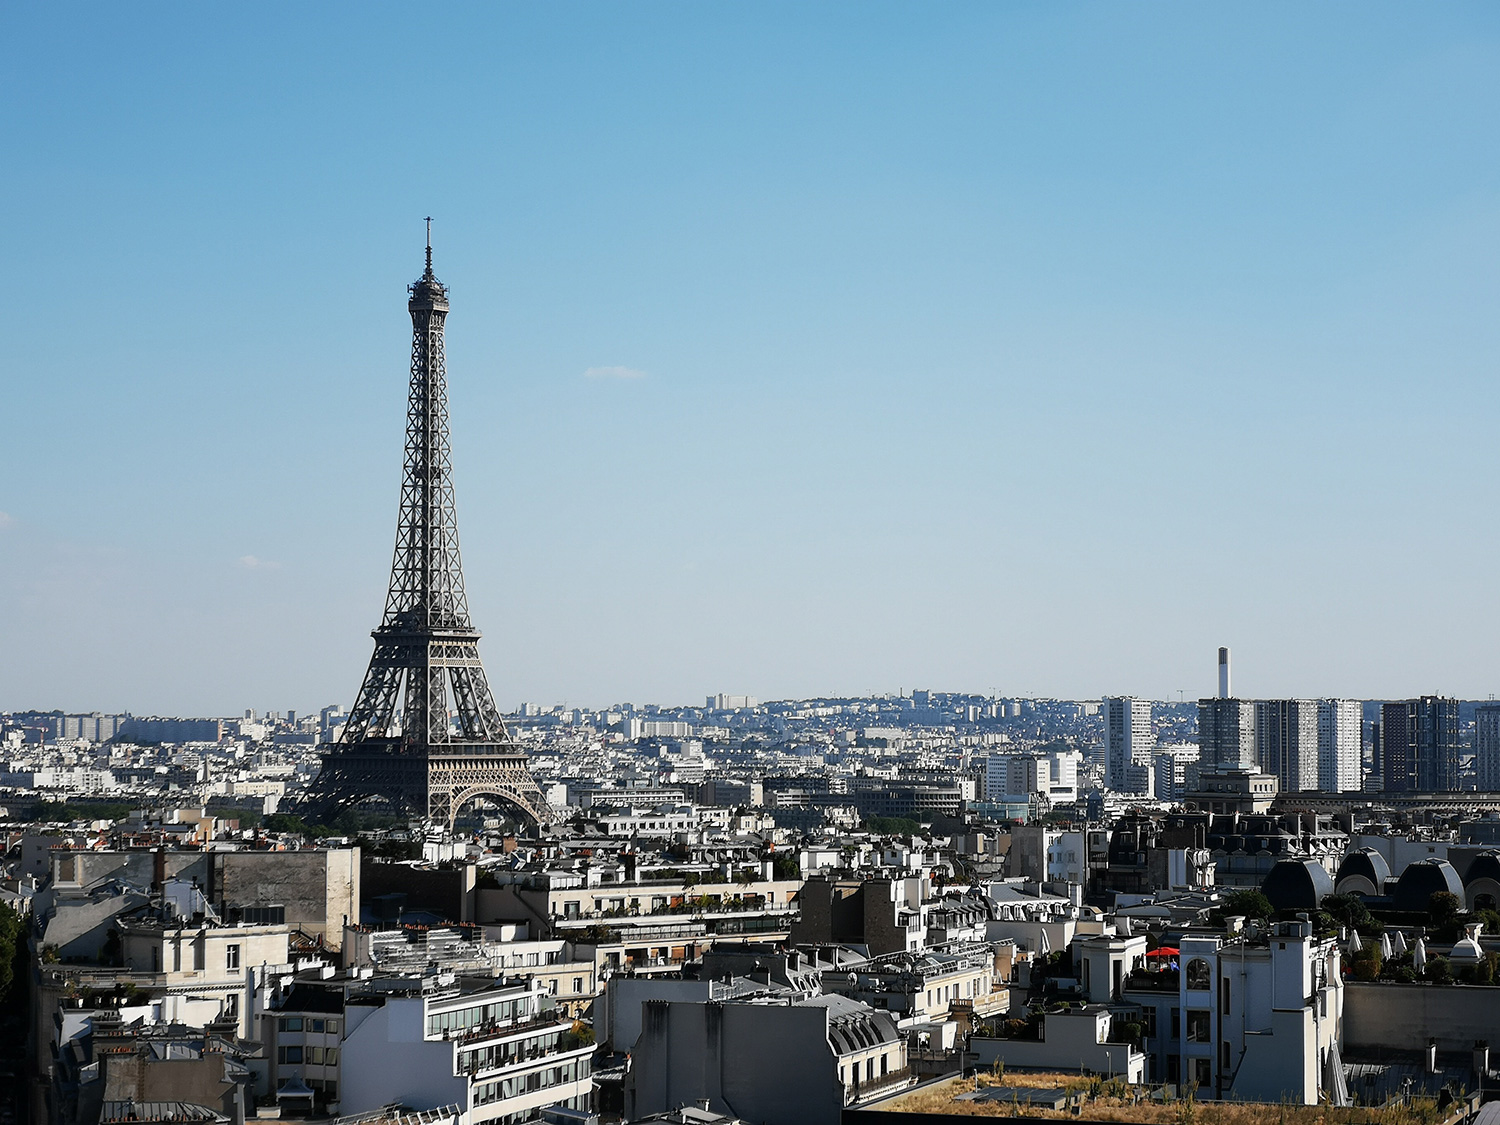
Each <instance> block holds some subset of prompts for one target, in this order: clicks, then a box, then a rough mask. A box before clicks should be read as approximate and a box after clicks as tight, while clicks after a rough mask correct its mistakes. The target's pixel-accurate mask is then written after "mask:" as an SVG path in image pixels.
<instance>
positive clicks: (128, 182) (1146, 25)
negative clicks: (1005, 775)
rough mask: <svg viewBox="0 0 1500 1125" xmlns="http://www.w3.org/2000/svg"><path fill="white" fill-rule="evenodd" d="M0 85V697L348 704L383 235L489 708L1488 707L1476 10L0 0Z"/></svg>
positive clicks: (389, 362) (366, 537)
mask: <svg viewBox="0 0 1500 1125" xmlns="http://www.w3.org/2000/svg"><path fill="white" fill-rule="evenodd" d="M0 93H3V96H4V100H5V104H6V105H7V107H8V109H7V112H6V114H5V115H4V116H3V119H0V143H3V146H4V147H3V151H4V153H5V159H4V161H3V165H0V203H3V205H4V213H5V214H6V216H7V219H6V221H5V222H4V224H3V225H0V260H3V262H4V263H5V266H6V268H5V269H4V270H3V271H0V329H3V338H4V340H5V347H4V348H3V350H0V386H3V388H4V400H3V402H4V411H3V417H4V419H5V425H4V431H3V432H4V450H5V452H4V462H3V463H4V470H3V472H0V512H3V513H4V516H3V517H0V525H3V526H0V707H8V708H18V707H33V706H35V707H44V706H45V707H52V706H57V707H65V708H68V709H93V708H101V709H106V710H110V709H120V708H130V709H132V710H134V711H136V712H137V713H149V712H162V713H184V714H197V713H210V714H211V713H221V712H231V711H235V710H238V709H240V708H244V707H256V708H261V709H265V708H286V707H295V708H297V709H299V710H305V709H309V708H313V707H316V706H320V705H323V704H327V703H333V702H339V703H342V704H344V705H345V706H347V705H348V704H349V703H350V702H351V701H352V699H353V695H354V691H355V689H356V687H357V685H358V680H359V678H360V675H361V673H362V672H363V669H364V665H365V662H366V661H367V659H368V654H369V647H370V641H369V637H368V631H369V630H370V629H371V628H372V627H373V626H374V625H375V624H376V623H377V620H378V615H379V611H380V608H381V603H382V597H383V593H384V586H385V582H386V577H387V568H388V565H389V558H390V548H391V540H392V535H393V532H394V520H395V513H396V499H397V486H398V484H399V472H400V453H401V450H400V445H401V438H402V423H403V409H404V394H405V380H406V374H407V372H406V367H407V349H408V335H409V322H408V320H407V316H406V310H405V305H404V299H405V292H404V286H405V285H406V284H407V283H408V282H409V281H410V280H412V278H413V277H415V275H416V274H417V273H418V272H420V266H421V246H422V241H421V240H422V222H421V219H422V216H424V215H428V214H431V215H433V216H434V217H435V222H434V241H435V243H436V261H437V267H438V273H439V276H441V277H442V278H443V280H444V281H445V282H447V283H448V284H449V286H450V287H451V290H452V296H453V313H452V315H451V318H450V320H449V336H448V346H449V367H450V373H451V396H452V406H453V410H454V427H453V429H454V446H455V452H454V460H455V465H456V470H457V483H458V500H459V517H460V526H461V528H462V532H463V545H464V561H465V566H466V570H467V576H468V584H469V590H470V600H471V604H472V608H473V611H474V616H475V620H476V624H477V625H479V627H480V628H482V629H483V630H484V631H485V638H486V639H485V641H484V643H483V647H482V651H483V653H484V655H485V658H486V663H487V665H488V667H489V671H490V677H491V680H492V681H493V682H494V684H495V686H496V690H497V694H498V697H499V699H500V701H501V703H502V704H503V705H505V706H510V705H513V704H514V703H516V702H518V701H521V700H530V701H539V702H542V703H553V702H563V701H566V702H570V703H576V704H586V705H602V704H605V703H609V702H614V701H623V700H633V701H637V702H641V701H648V700H650V701H658V702H691V701H694V700H696V699H698V698H700V697H702V696H703V695H705V694H707V693H709V692H714V691H729V692H749V693H752V694H757V695H759V696H761V697H763V698H776V697H784V696H792V695H811V694H824V693H827V694H832V693H864V692H871V691H894V690H897V689H905V690H907V691H910V690H911V689H912V688H914V687H933V688H942V689H950V690H972V691H984V692H1001V693H1005V694H1040V695H1057V696H1072V697H1080V698H1082V697H1090V696H1097V695H1100V694H1102V693H1116V692H1130V693H1136V694H1143V695H1151V696H1155V697H1158V698H1166V697H1170V698H1176V693H1177V691H1178V690H1179V689H1180V690H1182V691H1184V692H1186V693H1187V695H1188V697H1189V698H1191V697H1192V696H1193V695H1194V694H1197V693H1207V692H1209V691H1211V690H1212V687H1213V683H1214V675H1215V665H1214V660H1215V654H1214V650H1215V648H1216V647H1217V646H1218V645H1220V644H1229V645H1232V646H1233V647H1234V650H1235V658H1236V686H1237V687H1238V688H1239V690H1240V691H1241V692H1242V693H1244V694H1247V695H1261V696H1271V695H1289V694H1302V695H1324V694H1339V695H1354V696H1362V697H1391V696H1405V695H1409V694H1414V693H1417V692H1429V691H1442V692H1445V693H1455V694H1459V695H1465V696H1468V697H1482V696H1487V695H1489V694H1490V693H1491V692H1492V691H1497V690H1500V666H1497V644H1496V637H1497V629H1496V623H1497V620H1500V584H1497V582H1496V580H1495V571H1496V566H1495V563H1496V558H1497V555H1500V530H1497V528H1500V521H1497V520H1496V519H1495V518H1494V515H1493V510H1494V507H1495V505H1496V497H1497V489H1496V483H1497V480H1500V472H1497V470H1500V452H1497V449H1496V446H1495V443H1494V441H1493V435H1494V434H1495V432H1496V427H1497V422H1500V409H1497V403H1496V392H1495V387H1496V375H1497V372H1496V367H1497V357H1500V318H1497V317H1496V315H1495V309H1496V308H1497V299H1500V266H1497V263H1500V144H1497V140H1500V137H1497V124H1496V123H1497V122H1500V112H1497V111H1500V10H1497V9H1496V8H1495V7H1494V6H1493V5H1485V4H1445V5H1440V6H1431V5H1415V4H1408V5H1359V6H1357V7H1356V6H1353V5H1349V4H1321V5H1307V4H1279V5H1278V4H1262V5H1237V6H1236V5H1167V4H1157V5H1126V4H1053V3H1045V4H1043V3H1038V4H1003V3H983V4H972V5H971V4H959V3H952V4H944V5H917V4H902V5H892V4H875V3H858V4H820V5H802V4H785V5H778V4H754V5H735V6H731V5H688V4H631V5H619V4H583V3H578V4H569V5H541V4H537V5H524V6H523V5H496V4H483V5H476V6H463V5H445V6H442V7H440V8H433V9H431V10H430V11H425V10H424V11H423V12H422V13H420V16H418V15H415V14H414V12H413V9H411V8H410V6H409V5H403V6H395V5H391V6H386V7H381V6H378V5H367V4H358V5H352V4H351V5H347V6H342V7H341V6H337V5H333V4H327V5H291V4H283V5H252V6H240V7H238V8H229V7H227V6H217V7H204V6H201V5H187V4H183V5H169V4H157V5H149V6H134V7H130V8H125V7H121V6H118V5H104V4H95V5H87V4H82V5H72V6H56V5H15V4H12V5H8V6H6V7H5V8H4V9H3V11H0ZM591 369H592V370H594V371H595V372H596V373H595V374H594V375H588V374H586V373H587V372H589V371H590V370H591ZM600 369H626V370H628V371H629V372H634V373H637V374H635V375H632V376H628V377H621V375H620V374H619V373H618V372H616V373H614V374H608V373H606V374H599V373H598V372H599V371H600Z"/></svg>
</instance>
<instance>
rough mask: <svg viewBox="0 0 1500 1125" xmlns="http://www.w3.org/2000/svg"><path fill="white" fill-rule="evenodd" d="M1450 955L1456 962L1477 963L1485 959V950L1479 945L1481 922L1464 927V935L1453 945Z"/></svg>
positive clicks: (1463, 963)
mask: <svg viewBox="0 0 1500 1125" xmlns="http://www.w3.org/2000/svg"><path fill="white" fill-rule="evenodd" d="M1448 957H1449V959H1450V960H1451V961H1453V962H1454V963H1455V964H1459V965H1477V964H1479V962H1481V961H1483V960H1484V950H1483V949H1482V948H1481V947H1480V945H1479V923H1478V922H1474V923H1471V924H1470V925H1468V926H1465V927H1464V936H1463V937H1462V938H1461V939H1460V940H1459V942H1458V944H1457V945H1455V946H1454V947H1453V952H1452V953H1450V954H1448Z"/></svg>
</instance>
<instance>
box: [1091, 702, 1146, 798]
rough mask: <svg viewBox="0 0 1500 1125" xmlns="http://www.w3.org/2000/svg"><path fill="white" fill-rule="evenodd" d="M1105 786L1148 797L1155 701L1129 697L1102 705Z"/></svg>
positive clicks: (1117, 790)
mask: <svg viewBox="0 0 1500 1125" xmlns="http://www.w3.org/2000/svg"><path fill="white" fill-rule="evenodd" d="M1101 710H1102V711H1103V712H1104V762H1105V784H1106V785H1107V786H1108V787H1109V788H1110V789H1113V790H1114V791H1115V792H1117V793H1147V792H1149V790H1150V784H1151V780H1152V778H1151V768H1150V762H1151V751H1152V749H1153V748H1154V747H1155V745H1156V737H1155V735H1154V734H1153V733H1152V731H1151V701H1150V700H1148V699H1131V698H1129V697H1126V696H1118V697H1114V698H1106V699H1104V700H1102V701H1101Z"/></svg>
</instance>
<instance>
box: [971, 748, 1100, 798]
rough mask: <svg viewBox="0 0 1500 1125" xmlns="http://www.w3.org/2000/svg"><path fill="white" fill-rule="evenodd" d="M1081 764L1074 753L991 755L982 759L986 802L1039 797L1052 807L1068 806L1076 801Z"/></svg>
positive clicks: (1056, 751)
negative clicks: (1008, 798) (983, 760)
mask: <svg viewBox="0 0 1500 1125" xmlns="http://www.w3.org/2000/svg"><path fill="white" fill-rule="evenodd" d="M1082 761H1083V755H1082V754H1080V753H1079V752H1078V751H1076V750H1054V751H1051V752H1049V753H1046V754H991V755H990V756H989V757H988V758H986V759H985V767H984V792H985V799H986V800H988V801H1003V800H1004V799H1006V798H1007V797H1021V796H1023V795H1024V796H1027V797H1030V796H1032V795H1037V794H1039V795H1041V796H1043V797H1045V798H1047V800H1048V801H1049V802H1051V803H1052V804H1054V805H1062V804H1071V803H1073V802H1074V801H1076V800H1078V767H1079V766H1080V765H1081V764H1082Z"/></svg>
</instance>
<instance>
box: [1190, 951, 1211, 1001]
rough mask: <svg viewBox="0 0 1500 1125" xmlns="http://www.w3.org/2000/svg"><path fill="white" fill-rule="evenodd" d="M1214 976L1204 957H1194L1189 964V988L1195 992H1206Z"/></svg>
mask: <svg viewBox="0 0 1500 1125" xmlns="http://www.w3.org/2000/svg"><path fill="white" fill-rule="evenodd" d="M1212 975H1213V974H1212V971H1211V970H1210V969H1209V967H1208V962H1207V961H1205V960H1204V959H1203V958H1202V957H1194V958H1193V959H1192V960H1191V961H1189V962H1188V963H1187V986H1188V987H1189V988H1191V989H1194V990H1195V991H1199V992H1201V991H1204V990H1206V989H1207V988H1208V987H1209V983H1210V978H1211V977H1212Z"/></svg>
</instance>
